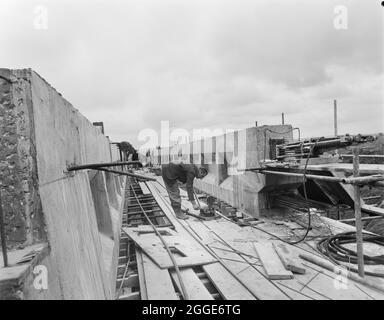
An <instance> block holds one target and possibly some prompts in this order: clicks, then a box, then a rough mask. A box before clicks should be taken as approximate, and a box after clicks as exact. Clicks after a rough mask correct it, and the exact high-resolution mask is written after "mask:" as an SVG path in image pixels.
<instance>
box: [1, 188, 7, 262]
mask: <svg viewBox="0 0 384 320" xmlns="http://www.w3.org/2000/svg"><path fill="white" fill-rule="evenodd" d="M0 238H1V250H2V252H3V261H4V267H8V254H7V242H6V237H5V226H4V215H3V206H2V203H1V190H0Z"/></svg>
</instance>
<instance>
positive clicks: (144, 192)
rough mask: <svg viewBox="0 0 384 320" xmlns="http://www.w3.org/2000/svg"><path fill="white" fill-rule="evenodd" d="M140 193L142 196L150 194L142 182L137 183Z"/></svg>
mask: <svg viewBox="0 0 384 320" xmlns="http://www.w3.org/2000/svg"><path fill="white" fill-rule="evenodd" d="M139 185H140V188H141V191H143V194H151V191H149V189H148V187H147V186H146V185H145V183H144V182H139Z"/></svg>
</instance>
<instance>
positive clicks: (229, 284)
mask: <svg viewBox="0 0 384 320" xmlns="http://www.w3.org/2000/svg"><path fill="white" fill-rule="evenodd" d="M203 269H204V271H205V272H206V274H207V276H208V278H209V279H210V280H211V281H212V282H213V284H214V286H215V287H216V289H217V291H219V292H220V294H221V296H222V297H223V298H224V299H226V300H255V299H256V298H255V297H254V296H253V295H252V294H251V293H250V292H249V291H248V289H247V288H246V287H244V286H243V285H242V284H241V283H240V282H239V281H238V280H237V279H236V278H234V277H233V276H232V275H231V274H230V272H229V271H228V270H227V269H225V268H224V267H223V266H222V265H221V264H220V263H218V262H217V263H212V264H208V265H205V266H203Z"/></svg>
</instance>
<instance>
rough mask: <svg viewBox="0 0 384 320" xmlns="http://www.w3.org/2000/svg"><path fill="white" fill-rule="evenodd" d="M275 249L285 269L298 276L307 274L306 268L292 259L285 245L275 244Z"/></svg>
mask: <svg viewBox="0 0 384 320" xmlns="http://www.w3.org/2000/svg"><path fill="white" fill-rule="evenodd" d="M273 248H274V249H275V251H276V253H277V255H278V256H279V258H280V260H281V262H282V263H283V265H284V267H285V269H287V270H289V271H292V272H293V273H298V274H304V273H305V268H304V267H303V265H302V264H301V263H300V262H298V261H296V260H294V259H292V258H291V257H290V252H289V250H288V248H287V247H286V246H285V245H284V244H283V243H279V244H276V243H273Z"/></svg>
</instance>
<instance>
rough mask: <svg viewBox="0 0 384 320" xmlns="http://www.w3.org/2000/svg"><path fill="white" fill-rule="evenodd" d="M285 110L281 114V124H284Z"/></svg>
mask: <svg viewBox="0 0 384 320" xmlns="http://www.w3.org/2000/svg"><path fill="white" fill-rule="evenodd" d="M284 122H285V121H284V112H283V113H282V114H281V124H284Z"/></svg>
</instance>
